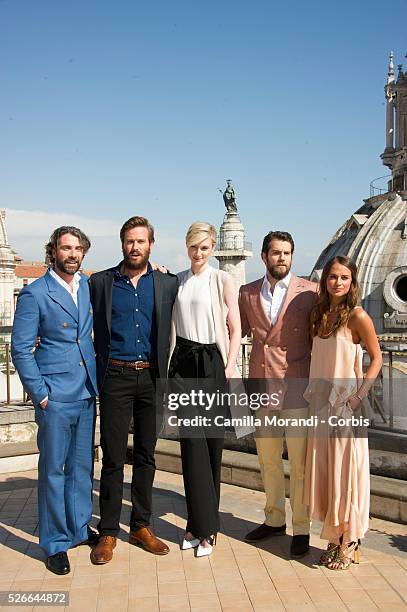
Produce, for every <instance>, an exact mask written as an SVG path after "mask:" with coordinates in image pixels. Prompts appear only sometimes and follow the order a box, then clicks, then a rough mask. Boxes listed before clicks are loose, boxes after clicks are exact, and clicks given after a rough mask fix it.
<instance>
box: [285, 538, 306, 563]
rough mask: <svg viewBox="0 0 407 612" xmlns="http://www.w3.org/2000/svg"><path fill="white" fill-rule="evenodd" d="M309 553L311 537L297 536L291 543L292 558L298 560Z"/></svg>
mask: <svg viewBox="0 0 407 612" xmlns="http://www.w3.org/2000/svg"><path fill="white" fill-rule="evenodd" d="M308 551H309V535H295V536H293V541H292V542H291V551H290V552H291V556H292V557H295V558H296V559H298V558H299V557H303V556H304V555H306V554H307V552H308Z"/></svg>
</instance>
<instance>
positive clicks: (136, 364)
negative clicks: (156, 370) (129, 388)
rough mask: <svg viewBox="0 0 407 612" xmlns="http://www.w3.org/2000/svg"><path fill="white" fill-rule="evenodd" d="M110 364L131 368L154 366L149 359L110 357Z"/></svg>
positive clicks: (139, 368) (143, 368) (141, 368)
mask: <svg viewBox="0 0 407 612" xmlns="http://www.w3.org/2000/svg"><path fill="white" fill-rule="evenodd" d="M108 365H111V366H119V367H120V368H128V369H129V370H146V369H147V368H152V367H153V366H152V365H151V363H150V362H149V361H121V360H120V359H109V361H108Z"/></svg>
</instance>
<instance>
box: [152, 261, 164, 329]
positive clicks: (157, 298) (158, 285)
mask: <svg viewBox="0 0 407 612" xmlns="http://www.w3.org/2000/svg"><path fill="white" fill-rule="evenodd" d="M153 284H154V310H155V321H156V325H157V330H158V329H159V326H160V321H161V303H162V301H163V292H164V287H163V278H162V274H161V272H157V270H154V272H153Z"/></svg>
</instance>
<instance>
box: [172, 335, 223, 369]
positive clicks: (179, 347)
mask: <svg viewBox="0 0 407 612" xmlns="http://www.w3.org/2000/svg"><path fill="white" fill-rule="evenodd" d="M219 361H221V362H222V366H221V367H220V363H219ZM173 366H174V368H175V369H176V370H177V371H178V372H179V373H181V372H182V375H183V376H184V377H185V378H196V379H198V378H215V379H218V378H219V376H220V375H221V374H222V373H224V366H223V360H222V357H221V355H220V353H219V349H218V347H217V345H216V344H215V343H213V344H202V343H201V342H194V340H187V339H186V338H181V336H177V343H176V347H175V351H174V359H173Z"/></svg>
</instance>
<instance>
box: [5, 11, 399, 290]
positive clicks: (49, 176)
mask: <svg viewBox="0 0 407 612" xmlns="http://www.w3.org/2000/svg"><path fill="white" fill-rule="evenodd" d="M406 23H407V3H406V1H405V0H394V1H393V2H392V3H391V5H388V4H387V3H385V2H383V1H382V0H380V1H379V0H359V1H357V0H353V1H350V0H342V2H340V3H339V2H332V1H329V0H324V1H322V0H316V1H312V0H310V1H309V2H303V1H302V0H297V1H293V2H273V1H272V0H252V1H251V2H248V1H245V2H243V1H239V0H234V1H230V0H227V1H222V0H218V1H217V2H214V1H213V0H205V1H201V2H197V1H195V2H194V1H191V0H189V1H177V0H172V1H169V0H161V1H155V2H154V1H152V2H149V3H147V2H141V1H139V2H137V1H135V0H119V1H117V2H113V1H109V2H108V1H106V0H70V1H69V2H66V1H65V2H63V1H62V0H35V1H33V0H0V50H1V69H0V88H1V92H2V93H1V101H0V133H1V139H0V168H1V171H0V172H1V180H0V206H1V207H4V208H7V209H10V210H9V212H8V219H7V224H8V227H9V238H10V242H11V243H12V246H13V247H14V248H15V249H16V250H17V251H18V252H19V253H20V254H21V255H22V256H24V257H26V258H31V259H41V258H42V255H43V252H42V245H43V243H44V241H45V240H46V239H47V237H48V235H49V233H50V231H51V230H52V229H53V228H54V226H55V225H58V224H60V223H64V221H65V220H66V221H67V222H71V221H72V220H74V221H75V222H77V223H81V224H82V225H83V227H84V229H86V231H88V233H89V234H90V237H91V238H92V239H93V242H94V247H93V249H92V251H91V252H90V253H89V255H88V267H93V268H95V267H98V268H101V267H105V266H109V265H112V264H113V263H116V261H117V260H118V259H119V254H120V248H119V242H118V238H116V236H117V231H118V228H119V227H120V225H121V223H122V222H123V221H124V220H125V219H127V218H128V217H129V216H131V215H133V214H144V215H146V216H148V217H149V218H150V220H151V221H152V222H153V224H154V225H155V227H156V232H157V245H156V259H158V260H159V261H160V262H164V263H167V264H168V265H169V266H170V267H172V268H175V269H178V268H179V267H183V264H184V262H185V260H184V256H183V252H184V247H183V237H184V234H185V230H186V228H187V226H188V225H189V223H191V222H193V221H195V220H197V219H203V220H207V221H210V222H212V223H214V224H215V225H217V226H219V225H220V223H221V222H222V218H223V214H224V207H223V202H222V199H221V195H220V194H219V192H217V188H218V187H222V188H224V186H225V180H226V178H232V179H233V182H234V185H235V188H236V191H237V197H238V206H239V212H240V214H241V219H242V221H243V223H244V224H245V226H246V232H247V236H246V238H247V240H250V241H252V242H253V246H254V250H255V254H254V257H253V259H252V260H251V261H250V263H249V264H248V277H249V278H253V277H254V276H256V275H257V274H258V273H260V272H262V266H261V263H260V259H259V256H258V251H259V249H260V245H261V239H262V237H263V235H264V234H265V233H266V232H267V231H269V230H270V229H286V230H289V231H291V232H292V234H293V236H294V239H295V240H296V259H295V270H296V271H297V272H298V273H304V274H306V273H309V272H310V270H311V268H312V265H313V263H314V262H315V260H316V258H317V256H318V254H319V252H320V250H321V249H322V248H323V246H324V245H325V244H326V242H327V241H328V240H329V239H330V237H331V236H332V234H333V233H334V232H335V231H336V229H337V228H338V226H339V225H340V224H341V223H342V222H343V221H344V220H345V219H346V218H347V217H349V216H350V214H351V213H352V212H353V211H354V210H355V209H356V208H358V207H359V206H360V205H361V202H362V198H364V197H368V196H369V182H370V181H371V180H372V179H373V178H375V177H377V176H380V175H382V174H386V168H384V167H383V166H382V165H381V163H380V160H379V158H378V156H379V154H380V153H381V152H382V151H383V149H384V139H385V107H384V94H383V86H384V83H385V77H386V73H387V64H388V55H389V51H390V49H392V48H394V50H395V63H396V64H397V63H399V62H403V61H404V63H405V64H406V63H407V60H406V59H405V58H404V55H405V54H406V52H407V36H406ZM14 211H26V212H24V213H22V212H14ZM35 211H41V212H39V213H37V212H35Z"/></svg>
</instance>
